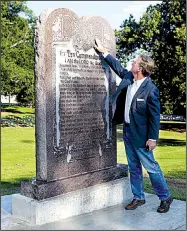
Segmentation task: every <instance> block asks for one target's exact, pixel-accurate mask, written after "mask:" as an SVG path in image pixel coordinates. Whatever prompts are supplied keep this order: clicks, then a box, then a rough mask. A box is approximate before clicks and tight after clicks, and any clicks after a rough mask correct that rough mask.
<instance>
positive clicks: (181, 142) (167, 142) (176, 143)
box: [117, 129, 186, 146]
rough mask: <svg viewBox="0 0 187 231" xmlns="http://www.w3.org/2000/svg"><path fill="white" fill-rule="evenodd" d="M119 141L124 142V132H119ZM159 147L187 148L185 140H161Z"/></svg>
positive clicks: (119, 130)
mask: <svg viewBox="0 0 187 231" xmlns="http://www.w3.org/2000/svg"><path fill="white" fill-rule="evenodd" d="M117 141H123V130H122V129H118V131H117ZM157 145H158V146H186V141H185V140H177V139H164V138H162V139H159V140H158V143H157Z"/></svg>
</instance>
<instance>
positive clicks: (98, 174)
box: [21, 164, 128, 200]
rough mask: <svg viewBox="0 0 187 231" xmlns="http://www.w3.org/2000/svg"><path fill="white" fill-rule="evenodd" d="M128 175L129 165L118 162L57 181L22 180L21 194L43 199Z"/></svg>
mask: <svg viewBox="0 0 187 231" xmlns="http://www.w3.org/2000/svg"><path fill="white" fill-rule="evenodd" d="M126 176H128V166H127V165H125V164H117V166H116V167H111V168H107V169H101V170H97V171H94V172H87V173H85V174H81V175H76V176H71V177H68V178H65V179H61V180H56V181H50V182H43V181H41V182H40V181H36V182H34V183H32V182H30V181H22V182H21V194H22V195H24V196H27V197H31V198H33V199H37V200H43V199H46V198H50V197H54V196H58V195H61V194H64V193H67V192H71V191H75V190H78V189H83V188H87V187H90V186H93V185H96V184H97V185H98V184H101V183H104V182H108V181H111V180H116V179H120V178H122V177H126Z"/></svg>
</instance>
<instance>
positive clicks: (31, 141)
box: [21, 140, 34, 144]
mask: <svg viewBox="0 0 187 231" xmlns="http://www.w3.org/2000/svg"><path fill="white" fill-rule="evenodd" d="M21 142H22V143H25V144H31V143H34V141H33V140H21Z"/></svg>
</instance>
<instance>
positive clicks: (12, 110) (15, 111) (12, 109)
mask: <svg viewBox="0 0 187 231" xmlns="http://www.w3.org/2000/svg"><path fill="white" fill-rule="evenodd" d="M1 112H11V113H17V114H31V115H33V114H34V112H22V111H19V110H17V109H14V108H2V109H1Z"/></svg>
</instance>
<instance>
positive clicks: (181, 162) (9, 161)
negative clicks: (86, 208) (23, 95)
mask: <svg viewBox="0 0 187 231" xmlns="http://www.w3.org/2000/svg"><path fill="white" fill-rule="evenodd" d="M34 132H35V131H34V128H22V127H16V128H9V127H4V128H2V155H1V158H2V164H1V166H2V174H1V182H2V183H1V195H8V194H12V193H17V192H19V190H20V181H21V180H24V179H29V178H32V177H34V176H35V169H36V166H35V142H34V140H35V138H34ZM117 132H118V137H117V150H118V158H117V159H118V163H126V164H127V160H126V156H125V151H124V144H123V140H122V128H121V126H119V127H118V130H117ZM185 140H186V134H185V132H181V133H180V132H172V131H160V141H159V143H158V146H157V147H156V149H155V152H154V155H155V159H156V160H157V161H158V162H159V164H160V166H161V168H162V170H163V172H164V175H165V176H166V177H167V179H168V184H169V180H170V178H172V185H171V188H170V189H171V192H172V194H173V196H174V198H177V199H182V200H185V195H186V186H185V174H186V154H185V149H186V148H185V147H186V142H185ZM144 175H145V181H144V182H145V191H147V192H151V193H153V192H152V188H151V186H150V182H149V179H148V178H147V174H146V171H145V170H144ZM173 178H174V179H173ZM181 182H182V183H181ZM181 185H182V186H181Z"/></svg>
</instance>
